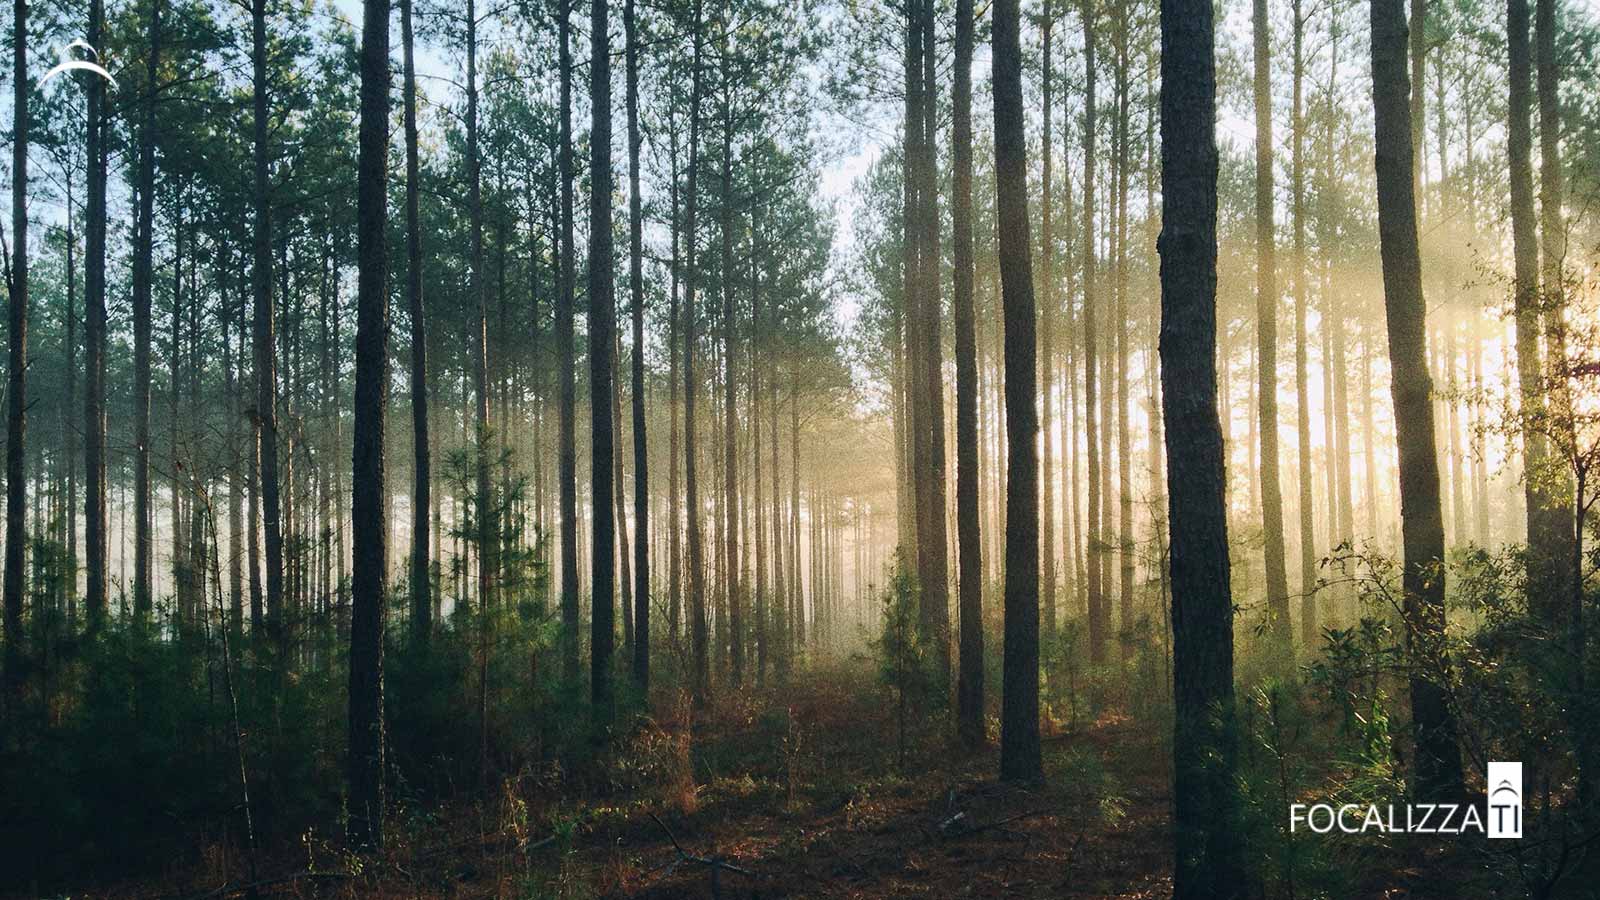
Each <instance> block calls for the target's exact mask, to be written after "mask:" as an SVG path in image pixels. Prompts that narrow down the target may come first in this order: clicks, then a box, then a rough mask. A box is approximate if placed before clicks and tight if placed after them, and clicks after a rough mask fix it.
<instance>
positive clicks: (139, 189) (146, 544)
mask: <svg viewBox="0 0 1600 900" xmlns="http://www.w3.org/2000/svg"><path fill="white" fill-rule="evenodd" d="M149 3H150V6H149V11H148V13H147V15H148V19H147V20H146V28H147V29H148V31H147V40H148V41H149V45H150V46H149V54H148V55H147V56H146V57H145V71H144V76H145V83H144V94H143V96H142V97H141V99H140V124H139V148H138V151H139V156H138V163H137V166H138V171H137V184H136V185H135V191H134V193H135V195H136V198H135V203H134V209H135V217H134V237H133V243H134V247H133V520H134V525H133V527H134V536H133V552H134V563H133V609H134V612H135V614H137V615H140V616H149V615H150V613H151V611H152V610H153V609H154V607H155V586H154V580H155V575H154V570H155V563H154V558H155V535H154V529H155V521H154V518H155V516H154V510H153V508H152V503H151V499H150V331H151V314H150V305H151V304H150V294H151V287H152V282H153V281H154V280H155V279H154V271H153V269H154V261H153V258H152V257H153V255H154V247H155V184H156V155H155V154H156V149H155V148H156V143H155V142H156V133H155V132H156V90H157V85H156V80H157V78H158V77H159V72H160V65H161V3H162V0H149ZM174 500H176V497H174Z"/></svg>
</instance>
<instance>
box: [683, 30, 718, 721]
mask: <svg viewBox="0 0 1600 900" xmlns="http://www.w3.org/2000/svg"><path fill="white" fill-rule="evenodd" d="M701 18H702V4H701V0H695V2H694V31H693V35H694V58H693V61H692V62H691V63H690V66H691V68H692V71H691V73H690V81H691V87H690V91H689V199H688V204H689V206H688V216H687V222H686V226H685V228H684V241H685V247H684V262H685V265H684V276H685V277H684V300H683V418H684V440H683V470H684V494H685V496H684V501H685V503H686V505H687V506H688V512H689V521H688V529H689V607H690V609H689V619H690V621H689V631H690V637H691V643H692V644H693V661H692V666H693V669H692V674H691V677H690V685H691V688H692V693H693V695H694V701H695V703H696V705H700V706H703V705H704V704H705V702H706V700H707V699H709V696H710V689H711V683H710V682H711V671H710V656H709V649H710V648H709V647H708V646H707V637H708V635H707V633H706V630H707V624H708V623H707V622H706V581H705V577H706V574H705V554H704V552H703V550H702V547H701V536H700V483H699V473H698V471H697V468H698V466H697V460H696V458H695V457H696V450H697V448H696V446H695V445H696V443H697V441H696V431H697V429H696V427H695V394H696V390H695V387H696V386H695V374H694V344H695V319H696V315H695V305H694V291H695V285H696V282H697V281H698V277H697V276H698V273H697V272H696V271H695V267H696V265H698V264H699V260H698V259H697V258H696V256H695V243H696V234H695V218H696V214H697V213H698V211H699V204H700V191H699V184H698V176H699V170H700V99H701V94H700V87H701V78H700V51H701V45H702V34H701Z"/></svg>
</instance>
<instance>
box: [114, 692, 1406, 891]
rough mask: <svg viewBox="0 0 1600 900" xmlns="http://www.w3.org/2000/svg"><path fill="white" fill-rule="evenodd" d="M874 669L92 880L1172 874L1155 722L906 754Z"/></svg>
mask: <svg viewBox="0 0 1600 900" xmlns="http://www.w3.org/2000/svg"><path fill="white" fill-rule="evenodd" d="M872 678H873V673H872V672H871V670H870V669H869V668H867V666H866V665H865V664H863V663H860V662H858V663H856V664H852V665H849V666H845V667H840V668H835V669H832V670H829V671H825V672H822V673H819V674H817V675H815V676H808V677H807V678H805V679H804V680H803V681H799V682H797V683H795V684H794V685H791V686H790V687H788V688H786V689H784V690H783V691H782V693H781V694H780V693H778V692H774V691H750V692H747V693H746V694H745V695H742V696H741V697H740V698H738V699H734V700H729V701H724V702H722V703H719V704H716V705H714V706H713V707H712V708H711V709H709V710H706V711H703V712H701V713H699V714H697V717H696V719H695V723H694V725H693V729H692V734H693V737H692V748H691V745H690V742H689V740H688V739H687V735H688V734H689V733H690V732H689V730H688V729H685V728H684V727H683V726H684V721H683V719H684V718H687V716H688V710H687V705H686V704H677V708H678V710H679V713H678V714H677V715H676V716H668V717H664V718H663V719H662V720H660V721H654V722H649V723H648V724H647V725H646V726H645V727H643V728H642V729H640V731H639V732H638V735H637V736H636V737H635V738H634V739H633V741H632V743H631V744H630V745H628V746H626V747H624V748H623V749H622V751H621V752H620V753H619V759H627V760H630V761H631V762H630V764H629V766H628V767H627V768H626V770H625V771H624V772H623V773H622V774H621V775H618V774H617V773H616V770H617V767H618V764H617V763H612V765H611V767H610V768H611V770H612V771H611V774H609V775H608V776H606V777H607V778H608V779H609V786H608V787H606V788H602V789H599V790H596V789H595V787H594V786H595V784H597V783H598V782H596V781H595V780H594V778H593V777H589V778H587V779H583V780H582V781H583V782H584V785H585V786H584V787H582V788H580V787H579V782H580V779H578V778H570V777H563V776H562V775H560V774H559V773H556V774H554V775H552V774H550V773H544V774H541V775H538V776H534V775H529V774H527V773H524V775H523V777H521V778H516V779H508V780H507V781H505V782H504V783H503V785H502V789H501V791H500V792H499V793H500V796H498V797H497V798H496V799H495V800H494V801H492V802H490V803H485V804H478V805H476V806H471V807H462V808H457V809H450V810H446V811H445V812H442V813H435V814H432V815H429V816H426V817H416V816H412V817H410V818H405V819H404V820H403V821H401V822H398V823H395V824H391V827H390V832H389V834H390V839H389V842H388V846H387V847H386V849H385V851H384V852H383V853H381V854H379V855H377V856H375V857H356V856H354V855H351V854H349V853H348V852H346V851H342V850H340V849H339V848H338V846H337V845H336V844H333V843H328V842H324V841H320V840H316V839H313V838H310V837H308V838H307V839H306V840H305V841H303V842H302V846H300V847H296V848H286V849H285V850H283V851H282V852H281V853H278V854H272V853H268V854H265V855H264V856H263V859H262V862H261V864H260V868H259V871H260V875H259V876H258V877H257V878H256V879H255V880H254V882H252V881H251V879H249V878H246V877H242V876H241V875H240V860H239V859H238V856H237V854H236V853H222V852H221V851H211V852H203V853H202V854H201V858H202V862H201V863H199V864H197V865H195V866H191V867H185V869H184V870H182V871H176V872H173V873H171V874H170V875H169V876H168V877H167V878H166V879H164V883H161V884H152V883H151V882H149V881H146V882H144V883H142V884H130V885H125V886H124V887H123V888H122V889H117V890H111V891H107V892H104V893H91V894H88V895H86V896H105V897H117V898H124V897H127V898H147V897H154V896H163V897H166V896H176V897H187V898H193V900H199V898H208V900H220V898H224V897H247V896H255V897H301V898H309V897H326V898H337V897H429V898H433V897H438V898H446V897H450V898H456V897H461V898H467V897H473V898H476V897H496V898H502V897H504V898H541V897H549V898H557V897H560V898H590V897H626V898H678V897H682V898H702V897H711V898H770V897H827V898H858V897H934V898H946V897H949V898H963V897H1082V898H1096V897H1119V898H1145V897H1149V898H1159V897H1169V896H1171V893H1172V883H1171V882H1172V877H1171V838H1170V834H1169V828H1170V809H1169V807H1170V801H1171V792H1170V778H1169V774H1168V772H1169V767H1168V762H1167V760H1168V758H1169V750H1168V748H1167V747H1166V746H1165V744H1164V742H1163V739H1162V737H1161V734H1160V732H1161V731H1162V730H1163V729H1160V728H1154V727H1148V726H1141V725H1139V724H1137V723H1135V722H1134V721H1133V720H1131V719H1129V718H1128V717H1126V716H1125V715H1121V714H1118V713H1113V712H1107V713H1102V714H1101V715H1100V717H1099V718H1098V720H1096V721H1094V722H1093V723H1085V726H1084V727H1080V728H1076V729H1073V728H1069V727H1067V726H1066V725H1065V724H1064V723H1063V724H1062V725H1061V726H1060V727H1056V728H1051V727H1049V726H1050V724H1051V723H1049V722H1048V721H1047V727H1046V732H1045V738H1044V752H1043V756H1044V768H1045V781H1044V783H1043V784H1040V785H1028V786H1019V785H1013V784H1007V783H1002V782H999V781H997V780H996V778H995V768H996V759H997V754H996V749H995V747H994V746H993V744H992V743H991V744H990V745H989V746H988V747H985V748H980V749H978V750H975V751H969V750H965V749H962V748H960V747H959V745H958V744H957V743H956V742H955V741H954V740H953V739H950V738H948V737H945V736H944V735H946V734H947V733H948V731H949V728H948V727H947V726H946V725H944V724H941V723H934V724H932V725H928V726H925V727H924V728H923V729H921V730H918V731H916V732H914V733H911V734H909V735H908V736H907V739H906V741H907V746H908V747H910V748H912V749H911V751H910V752H908V754H907V759H906V762H905V765H904V766H901V765H900V764H899V760H898V756H899V753H898V746H899V740H898V735H899V730H898V726H897V719H896V717H895V715H894V704H893V703H892V702H890V700H889V697H888V696H887V694H886V693H885V692H884V691H882V690H881V689H879V688H878V687H877V686H876V685H873V684H872V683H871V679H872ZM668 705H672V704H668ZM992 725H993V723H991V726H992ZM690 770H692V777H691V771H690ZM552 779H553V780H552ZM396 818H403V816H397V817H396ZM223 857H231V859H229V860H228V861H227V862H226V863H224V861H223ZM273 873H278V874H273ZM1426 881H1427V879H1425V878H1423V877H1422V873H1421V872H1419V871H1416V870H1411V871H1409V872H1408V871H1405V870H1404V868H1403V867H1402V868H1401V869H1400V870H1398V871H1396V870H1394V869H1391V870H1389V874H1387V875H1383V876H1379V877H1377V878H1375V879H1374V880H1372V881H1370V882H1369V883H1367V884H1365V885H1363V886H1362V889H1361V891H1360V895H1361V896H1370V897H1404V896H1423V895H1426V894H1428V893H1429V892H1428V891H1427V890H1426V889H1425V887H1424V888H1423V889H1422V890H1417V888H1418V887H1421V886H1423V885H1425V884H1426ZM1407 882H1409V884H1407Z"/></svg>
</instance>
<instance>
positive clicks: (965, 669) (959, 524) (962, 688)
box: [950, 0, 985, 746]
mask: <svg viewBox="0 0 1600 900" xmlns="http://www.w3.org/2000/svg"><path fill="white" fill-rule="evenodd" d="M972 5H973V4H972V0H956V23H955V24H956V48H955V52H956V61H955V72H954V75H953V78H954V82H955V84H954V96H953V104H952V106H953V110H954V114H953V123H952V127H951V151H950V152H951V166H952V170H953V171H952V173H951V194H952V197H951V201H950V218H951V224H952V229H953V236H952V240H951V245H952V246H951V249H952V251H953V254H954V263H955V281H954V287H955V296H954V303H955V309H954V315H955V332H956V333H955V339H956V348H955V350H956V540H957V543H958V547H957V552H958V564H959V568H958V580H957V589H958V591H959V593H960V628H961V641H960V650H961V652H960V657H961V666H960V677H959V679H958V682H957V685H956V730H957V731H958V732H959V733H960V736H961V739H962V740H963V741H964V742H965V743H966V744H967V745H968V746H977V745H979V744H981V743H983V740H984V738H985V734H984V722H983V705H984V704H983V536H982V535H981V534H980V533H979V522H978V519H979V510H980V509H981V502H980V499H979V496H978V482H979V476H980V475H981V471H980V470H979V466H978V401H977V396H978V391H980V390H981V389H982V387H981V385H979V383H978V361H977V336H976V328H975V319H976V316H975V314H974V311H973V297H972V270H973V262H972V49H973V47H972V45H973V34H972V33H973V9H972Z"/></svg>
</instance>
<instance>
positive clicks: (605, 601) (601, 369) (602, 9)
mask: <svg viewBox="0 0 1600 900" xmlns="http://www.w3.org/2000/svg"><path fill="white" fill-rule="evenodd" d="M607 7H608V2H607V0H591V3H590V15H589V26H590V32H589V44H590V50H591V53H590V57H589V106H590V125H589V128H590V131H589V184H590V188H589V226H590V227H589V386H590V390H591V392H592V396H593V398H594V399H593V401H592V402H591V403H590V404H589V424H590V434H589V449H590V456H589V463H590V466H591V468H590V472H592V473H593V488H592V491H593V494H594V508H593V513H592V525H593V528H594V539H593V542H592V543H591V545H590V559H591V560H592V565H593V571H594V577H593V581H592V583H591V584H590V586H589V589H590V595H591V597H592V598H593V599H592V609H591V614H590V625H591V631H590V636H589V641H590V646H589V654H590V656H589V688H590V699H591V703H592V705H591V708H590V716H591V719H592V721H593V724H594V729H595V737H596V739H600V738H602V737H603V736H605V735H607V734H608V733H609V732H610V729H611V720H612V716H613V710H612V707H613V704H614V697H613V688H612V684H611V669H612V655H613V653H614V646H615V642H616V624H615V622H616V619H615V617H616V606H615V603H616V569H615V566H616V559H615V553H616V549H615V548H616V526H617V523H616V521H615V520H614V518H613V515H614V514H613V510H612V502H613V499H614V496H613V495H614V493H615V491H616V489H617V485H616V484H615V482H614V478H613V472H612V459H611V458H612V454H613V452H614V447H613V445H612V438H613V432H612V421H611V404H610V403H607V402H606V398H607V397H611V396H612V391H611V378H612V350H613V345H614V341H615V329H616V312H617V311H616V301H615V299H614V298H613V296H612V293H613V290H614V288H615V271H614V270H613V268H612V266H613V259H612V253H613V247H612V234H611V224H612V223H611V187H612V177H611V37H610V32H609V31H608V30H607V28H608V25H607V19H608V15H607V13H608V8H607Z"/></svg>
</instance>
